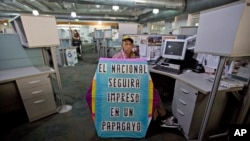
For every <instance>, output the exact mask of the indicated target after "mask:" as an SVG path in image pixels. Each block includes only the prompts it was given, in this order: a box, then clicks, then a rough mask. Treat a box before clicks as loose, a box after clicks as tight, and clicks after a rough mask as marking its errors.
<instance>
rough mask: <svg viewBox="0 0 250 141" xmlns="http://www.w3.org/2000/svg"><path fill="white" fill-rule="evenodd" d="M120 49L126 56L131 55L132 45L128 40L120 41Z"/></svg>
mask: <svg viewBox="0 0 250 141" xmlns="http://www.w3.org/2000/svg"><path fill="white" fill-rule="evenodd" d="M122 48H123V51H124V52H125V53H126V54H130V53H132V48H133V43H131V42H130V41H129V40H125V41H122Z"/></svg>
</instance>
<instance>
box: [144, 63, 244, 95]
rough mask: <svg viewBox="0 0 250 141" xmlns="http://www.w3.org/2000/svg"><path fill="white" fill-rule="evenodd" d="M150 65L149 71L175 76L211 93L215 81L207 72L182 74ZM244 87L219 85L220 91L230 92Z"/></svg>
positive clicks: (205, 92) (206, 92)
mask: <svg viewBox="0 0 250 141" xmlns="http://www.w3.org/2000/svg"><path fill="white" fill-rule="evenodd" d="M148 66H149V71H150V72H151V73H157V74H161V75H165V76H169V77H171V78H174V79H176V80H180V81H182V82H183V83H186V84H187V85H189V86H191V87H193V88H195V89H197V90H198V91H200V92H202V93H204V94H209V93H210V91H211V90H212V86H213V83H212V82H210V81H208V79H209V78H210V76H209V75H208V74H206V73H195V72H192V71H190V72H186V71H184V72H183V73H182V74H179V75H176V74H172V73H168V72H163V71H159V70H155V69H153V66H152V65H148ZM242 89H243V87H231V88H226V87H221V86H220V87H219V91H223V92H229V91H238V90H242Z"/></svg>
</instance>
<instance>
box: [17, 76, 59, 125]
mask: <svg viewBox="0 0 250 141" xmlns="http://www.w3.org/2000/svg"><path fill="white" fill-rule="evenodd" d="M16 83H17V86H18V89H19V92H20V95H21V98H22V100H23V104H24V107H25V110H26V113H27V115H28V118H29V121H30V122H32V121H34V120H37V119H40V118H42V117H45V116H48V115H50V114H53V113H55V112H56V104H55V99H54V96H53V91H52V87H51V82H50V78H49V76H48V75H38V76H32V77H25V78H21V79H17V80H16Z"/></svg>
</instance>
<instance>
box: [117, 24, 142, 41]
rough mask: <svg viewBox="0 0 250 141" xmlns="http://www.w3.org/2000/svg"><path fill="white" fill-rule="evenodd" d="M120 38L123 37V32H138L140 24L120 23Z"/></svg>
mask: <svg viewBox="0 0 250 141" xmlns="http://www.w3.org/2000/svg"><path fill="white" fill-rule="evenodd" d="M118 32H119V39H120V40H121V39H122V36H123V34H137V32H138V24H137V23H119V29H118Z"/></svg>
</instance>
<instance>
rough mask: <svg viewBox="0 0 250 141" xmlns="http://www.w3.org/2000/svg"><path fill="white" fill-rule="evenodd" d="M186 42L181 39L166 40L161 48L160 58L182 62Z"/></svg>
mask: <svg viewBox="0 0 250 141" xmlns="http://www.w3.org/2000/svg"><path fill="white" fill-rule="evenodd" d="M186 48H187V41H186V40H181V39H173V40H172V39H169V40H166V41H165V43H164V46H163V54H162V57H164V58H167V59H174V60H184V58H185V54H186Z"/></svg>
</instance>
